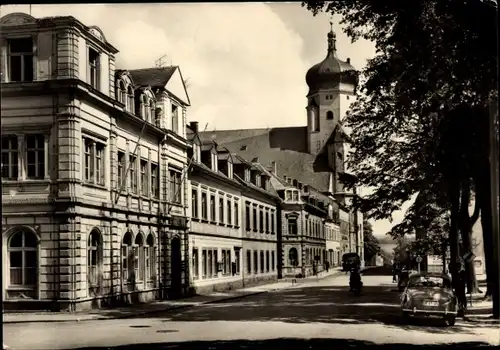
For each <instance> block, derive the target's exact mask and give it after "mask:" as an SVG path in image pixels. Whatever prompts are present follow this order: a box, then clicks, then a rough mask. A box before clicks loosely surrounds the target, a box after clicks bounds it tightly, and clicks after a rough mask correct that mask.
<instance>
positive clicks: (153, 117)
mask: <svg viewBox="0 0 500 350" xmlns="http://www.w3.org/2000/svg"><path fill="white" fill-rule="evenodd" d="M149 109H150V111H151V112H150V114H151V120H150V122H151V123H153V124H155V123H156V105H155V101H153V100H149Z"/></svg>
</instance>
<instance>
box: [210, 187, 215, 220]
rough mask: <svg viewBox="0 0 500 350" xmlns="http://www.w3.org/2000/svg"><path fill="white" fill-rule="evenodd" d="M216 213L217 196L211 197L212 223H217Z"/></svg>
mask: <svg viewBox="0 0 500 350" xmlns="http://www.w3.org/2000/svg"><path fill="white" fill-rule="evenodd" d="M215 213H216V206H215V195H213V194H212V195H210V221H214V222H215Z"/></svg>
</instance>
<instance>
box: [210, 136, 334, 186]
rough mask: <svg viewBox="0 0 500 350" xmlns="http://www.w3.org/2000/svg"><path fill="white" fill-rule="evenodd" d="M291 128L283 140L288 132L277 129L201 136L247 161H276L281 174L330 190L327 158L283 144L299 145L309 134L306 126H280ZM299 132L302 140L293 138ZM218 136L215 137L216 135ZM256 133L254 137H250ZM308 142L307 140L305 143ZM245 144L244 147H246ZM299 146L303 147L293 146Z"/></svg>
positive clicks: (269, 162) (267, 163)
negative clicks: (288, 133) (306, 131)
mask: <svg viewBox="0 0 500 350" xmlns="http://www.w3.org/2000/svg"><path fill="white" fill-rule="evenodd" d="M279 129H282V130H289V131H290V132H291V133H290V135H289V136H288V138H289V139H288V140H283V138H284V137H285V135H286V133H282V132H279V133H276V132H274V133H273V130H276V129H251V130H225V131H216V132H210V131H208V132H204V133H202V134H200V137H201V138H202V139H207V140H208V139H210V140H215V141H216V142H217V143H218V144H222V145H224V146H225V147H227V148H228V149H229V150H230V151H231V152H233V153H236V154H238V155H239V156H241V157H242V158H243V159H245V160H252V159H254V158H258V160H257V162H259V163H261V164H262V165H264V166H265V167H268V166H270V165H271V163H272V162H273V161H274V162H276V167H277V174H278V176H283V175H286V176H288V177H290V178H292V179H296V180H298V181H300V182H302V183H305V184H308V185H310V186H312V187H314V188H316V189H318V190H319V191H323V192H326V191H328V187H329V181H330V171H329V168H328V166H327V164H326V161H327V159H326V157H325V156H323V155H320V156H318V157H316V156H315V155H312V154H308V153H305V151H297V150H290V149H287V148H286V147H280V143H281V145H285V144H286V145H290V144H292V143H293V142H294V141H295V142H296V143H297V145H298V146H300V145H299V144H300V143H301V141H303V140H304V139H305V137H306V133H305V128H279ZM299 131H300V132H302V131H303V137H302V139H300V138H298V137H297V139H294V138H295V136H298V134H299ZM213 135H215V137H213ZM251 135H254V136H251ZM304 144H305V142H304ZM243 146H245V147H243ZM294 148H296V149H298V148H303V147H294Z"/></svg>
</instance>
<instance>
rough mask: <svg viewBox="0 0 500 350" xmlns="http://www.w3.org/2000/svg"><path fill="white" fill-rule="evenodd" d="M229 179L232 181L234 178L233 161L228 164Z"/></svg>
mask: <svg viewBox="0 0 500 350" xmlns="http://www.w3.org/2000/svg"><path fill="white" fill-rule="evenodd" d="M227 177H228V178H230V179H232V178H233V163H232V162H231V161H228V162H227Z"/></svg>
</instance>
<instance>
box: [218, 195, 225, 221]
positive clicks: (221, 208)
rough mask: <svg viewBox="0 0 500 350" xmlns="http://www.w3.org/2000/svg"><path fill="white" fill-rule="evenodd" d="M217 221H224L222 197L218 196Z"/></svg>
mask: <svg viewBox="0 0 500 350" xmlns="http://www.w3.org/2000/svg"><path fill="white" fill-rule="evenodd" d="M219 223H221V224H223V223H224V198H219Z"/></svg>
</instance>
